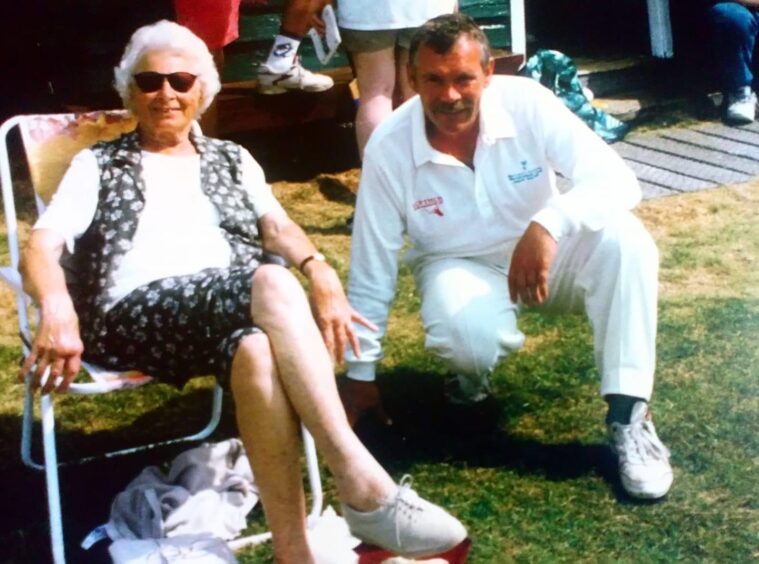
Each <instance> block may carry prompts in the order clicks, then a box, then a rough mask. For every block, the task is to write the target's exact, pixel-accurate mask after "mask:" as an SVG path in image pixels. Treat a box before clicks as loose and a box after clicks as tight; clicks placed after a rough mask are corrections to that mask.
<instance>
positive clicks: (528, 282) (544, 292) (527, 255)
mask: <svg viewBox="0 0 759 564" xmlns="http://www.w3.org/2000/svg"><path fill="white" fill-rule="evenodd" d="M556 248H557V243H556V240H555V239H554V238H553V237H552V236H551V234H550V233H549V232H548V231H547V230H546V229H545V227H543V226H542V225H540V224H539V223H535V222H534V221H533V222H532V223H530V225H529V226H528V227H527V230H526V231H525V232H524V235H522V238H521V239H520V240H519V242H518V243H517V245H516V247H514V253H513V254H512V256H511V266H510V267H509V294H510V295H511V301H512V302H514V303H517V300H518V299H521V300H522V303H523V304H525V305H527V306H536V305H540V304H542V303H543V302H545V301H546V299H547V298H548V271H549V269H550V268H551V264H552V263H553V259H554V257H555V256H556Z"/></svg>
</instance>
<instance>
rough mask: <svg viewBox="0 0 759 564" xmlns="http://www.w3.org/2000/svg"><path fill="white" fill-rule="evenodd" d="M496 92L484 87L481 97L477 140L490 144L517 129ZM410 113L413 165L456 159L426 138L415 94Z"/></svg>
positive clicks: (509, 135)
mask: <svg viewBox="0 0 759 564" xmlns="http://www.w3.org/2000/svg"><path fill="white" fill-rule="evenodd" d="M499 98H500V97H499V96H498V92H497V91H496V90H495V89H494V88H492V87H488V88H486V89H485V90H484V91H483V93H482V98H481V99H480V135H479V137H480V140H481V141H482V142H483V143H485V144H486V145H492V144H493V143H495V142H496V140H498V139H501V138H504V137H516V134H517V132H516V128H515V127H514V120H513V119H512V118H511V115H509V113H508V112H507V111H506V109H505V108H504V107H503V104H501V103H500V102H501V101H500V99H499ZM413 103H414V107H413V111H412V112H411V116H412V118H411V120H412V121H411V144H412V148H413V154H414V164H415V165H416V166H417V167H419V166H422V165H423V164H424V163H426V162H434V163H438V164H452V163H458V161H457V160H456V159H455V158H453V157H451V156H450V155H446V154H443V153H441V152H440V151H438V150H437V149H435V148H434V147H433V146H432V145H430V142H429V140H428V139H427V131H426V129H425V118H424V108H423V107H422V102H421V99H420V98H419V97H418V96H417V97H416V99H415V100H414V102H413Z"/></svg>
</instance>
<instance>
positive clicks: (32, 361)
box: [19, 295, 84, 394]
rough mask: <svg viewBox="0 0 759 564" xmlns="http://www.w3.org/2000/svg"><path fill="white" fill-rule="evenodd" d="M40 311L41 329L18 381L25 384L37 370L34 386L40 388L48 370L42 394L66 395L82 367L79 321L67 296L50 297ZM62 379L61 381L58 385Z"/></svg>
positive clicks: (33, 381)
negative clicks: (25, 379)
mask: <svg viewBox="0 0 759 564" xmlns="http://www.w3.org/2000/svg"><path fill="white" fill-rule="evenodd" d="M40 309H41V311H40V316H41V321H40V326H39V328H38V331H37V335H36V337H35V338H34V342H33V343H32V348H31V352H30V353H29V356H27V357H26V359H25V360H24V363H23V365H22V366H21V370H20V371H19V380H20V381H21V382H23V381H24V378H25V377H26V375H27V374H29V373H30V372H31V371H32V369H34V372H33V374H32V387H33V388H34V389H37V388H39V387H40V385H41V381H42V377H43V375H44V373H45V371H46V370H47V369H49V370H50V372H49V374H48V376H47V380H46V381H45V383H44V386H43V387H42V393H43V394H47V393H50V392H51V391H52V390H55V391H56V392H65V391H66V390H68V387H69V384H71V382H72V380H73V379H74V378H75V377H76V375H77V373H78V372H79V368H80V367H81V361H82V351H83V350H84V346H83V345H82V340H81V337H80V335H79V318H78V317H77V315H76V312H75V311H74V306H73V304H72V303H71V299H70V298H69V296H68V295H65V296H54V297H49V298H48V299H46V300H45V303H43V304H41V308H40ZM60 376H62V380H61V382H60V383H59V384H57V385H56V381H57V380H58V377H60Z"/></svg>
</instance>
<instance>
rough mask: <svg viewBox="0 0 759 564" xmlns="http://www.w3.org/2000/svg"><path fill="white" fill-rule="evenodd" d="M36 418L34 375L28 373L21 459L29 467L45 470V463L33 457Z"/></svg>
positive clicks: (25, 383)
mask: <svg viewBox="0 0 759 564" xmlns="http://www.w3.org/2000/svg"><path fill="white" fill-rule="evenodd" d="M33 420H34V392H33V390H32V377H31V375H28V376H27V377H26V380H25V381H24V414H23V418H22V420H21V461H22V462H23V463H24V464H26V465H27V466H28V467H29V468H34V469H35V470H44V469H45V466H44V464H38V463H37V462H35V461H34V460H33V459H32V435H33V428H32V423H33Z"/></svg>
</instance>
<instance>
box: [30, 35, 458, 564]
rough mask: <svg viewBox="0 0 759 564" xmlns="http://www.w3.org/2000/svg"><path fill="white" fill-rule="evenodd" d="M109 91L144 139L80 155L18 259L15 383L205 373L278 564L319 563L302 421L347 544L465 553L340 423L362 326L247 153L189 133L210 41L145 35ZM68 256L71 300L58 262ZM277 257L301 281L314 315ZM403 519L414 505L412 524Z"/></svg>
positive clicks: (451, 527) (431, 510)
mask: <svg viewBox="0 0 759 564" xmlns="http://www.w3.org/2000/svg"><path fill="white" fill-rule="evenodd" d="M116 88H117V90H118V91H119V94H120V95H121V97H122V99H123V101H124V105H125V106H126V107H127V108H128V109H129V110H131V111H132V112H133V113H134V115H135V116H136V117H137V119H138V126H137V129H136V131H135V132H133V133H129V134H126V135H123V136H121V137H120V138H118V139H116V140H114V141H110V142H106V143H98V144H96V145H94V146H93V147H91V148H89V149H86V150H84V151H82V152H81V153H79V154H78V155H77V156H76V157H75V158H74V160H73V161H72V164H71V166H70V168H69V170H68V172H67V173H66V175H65V177H64V179H63V181H62V183H61V185H60V187H59V189H58V192H57V193H56V196H55V197H54V199H53V201H52V202H51V205H50V207H49V208H48V209H47V211H46V212H45V214H43V215H42V216H41V217H40V219H39V220H38V222H37V223H36V224H35V227H34V230H33V232H32V235H31V238H30V241H29V244H28V246H27V248H26V249H25V252H24V256H23V259H22V272H23V276H24V287H25V289H26V290H27V291H28V292H29V294H30V295H31V296H32V297H33V298H34V299H35V300H36V302H37V303H38V304H39V306H40V310H41V321H40V326H39V328H38V332H37V334H36V336H35V340H34V343H33V345H32V350H31V354H30V355H29V357H28V358H27V359H26V361H25V363H24V365H23V367H22V370H21V372H22V373H24V374H26V373H29V372H30V371H31V372H32V373H33V374H34V379H35V383H36V385H37V386H39V385H41V384H42V393H49V392H51V391H53V390H56V391H65V389H66V388H67V386H68V385H69V383H70V382H71V380H72V379H73V378H74V376H75V375H76V373H77V371H78V369H79V365H80V359H81V358H82V357H84V358H87V359H89V360H92V361H93V362H95V363H98V364H101V365H105V366H111V367H114V368H120V369H138V370H142V371H145V372H148V373H150V374H154V375H155V376H157V377H159V378H165V379H166V380H167V381H169V382H172V383H175V384H181V383H182V382H183V381H184V379H185V378H187V377H189V376H191V375H193V374H198V373H203V374H208V373H211V374H215V375H216V376H217V377H218V378H219V379H220V380H221V381H222V382H224V383H226V384H227V385H228V386H229V387H230V389H231V391H232V394H233V395H234V398H235V403H236V405H237V410H236V412H237V421H238V426H239V429H240V434H241V436H242V439H243V442H244V443H245V445H246V447H247V450H248V453H249V457H250V460H251V465H252V467H253V471H254V474H255V476H256V483H257V484H258V486H259V488H260V492H261V499H262V502H263V505H264V510H265V513H266V517H267V520H268V523H269V526H270V528H271V531H272V534H273V541H274V551H275V554H276V557H277V560H278V561H281V562H298V563H303V562H311V561H312V560H313V555H312V554H311V552H310V550H309V546H308V543H307V540H306V533H305V525H304V523H305V504H304V494H303V487H302V482H301V476H300V466H299V462H298V460H299V436H298V429H299V426H298V422H299V421H303V423H304V424H305V425H306V427H307V428H308V429H309V431H310V432H311V434H312V435H313V436H314V439H315V441H316V444H317V447H318V448H319V450H320V451H321V453H322V456H323V457H324V460H325V462H326V463H327V465H328V466H329V468H330V470H331V471H332V473H333V475H334V478H335V484H336V486H337V491H338V494H339V496H340V498H341V500H342V502H343V504H344V515H345V517H346V520H347V521H348V523H349V525H350V527H351V529H352V530H353V532H354V534H355V535H356V536H358V537H359V538H362V539H364V540H366V541H368V542H372V543H374V544H377V545H380V546H382V547H385V548H388V549H390V550H393V551H396V552H398V553H400V554H406V555H411V556H414V555H426V554H432V553H436V552H440V551H442V550H446V549H448V548H450V547H451V546H454V545H455V544H457V543H458V542H460V541H461V540H462V539H463V538H464V536H465V531H464V528H463V527H462V525H461V524H460V523H459V522H458V521H457V520H456V519H454V518H453V517H451V516H450V515H448V514H447V513H446V512H445V511H443V510H442V509H440V508H439V507H437V506H435V505H432V504H430V503H428V502H426V501H423V500H421V499H420V498H418V497H417V496H416V495H415V494H414V493H413V492H412V491H411V490H409V489H408V488H406V487H403V488H399V487H398V486H396V485H395V484H394V483H393V481H392V480H391V478H390V477H389V476H388V474H387V473H386V472H385V471H384V470H383V469H382V468H381V466H380V465H379V464H378V463H377V461H376V460H374V458H373V457H372V456H371V455H370V454H369V453H368V451H367V450H366V449H365V448H364V446H363V445H362V444H361V442H360V441H359V440H358V439H357V437H356V436H355V435H354V434H353V432H352V431H351V429H350V426H349V425H348V422H347V420H346V417H345V412H344V410H343V407H342V405H341V403H340V400H339V397H338V394H337V390H336V386H335V381H334V376H333V365H332V358H334V359H336V360H338V361H340V360H341V359H342V356H343V350H344V347H345V346H347V345H350V346H352V347H354V348H356V347H357V342H356V336H355V334H354V332H353V329H352V322H353V321H357V322H359V323H366V321H365V320H364V319H363V318H362V317H361V316H359V315H358V314H357V313H356V312H355V311H354V310H353V309H352V308H351V307H350V305H349V304H348V302H347V300H346V298H345V295H344V293H343V290H342V287H341V285H340V281H339V279H338V277H337V274H336V273H335V271H334V270H333V269H332V268H331V267H330V266H329V265H328V264H327V263H326V262H325V261H324V257H323V256H322V255H320V254H319V253H318V252H317V250H316V248H315V247H314V245H313V244H312V243H311V242H310V241H309V240H308V238H307V237H306V235H305V234H304V232H303V231H302V230H301V229H300V228H299V227H298V226H297V225H296V224H295V223H293V222H292V221H291V220H290V219H289V217H288V216H287V214H286V213H285V211H284V210H283V209H282V208H281V207H280V206H279V204H278V203H277V201H276V200H275V199H274V197H273V195H272V193H271V190H270V188H269V186H268V185H267V184H266V183H265V180H264V176H263V173H262V171H261V169H260V167H259V166H258V165H257V164H256V163H255V161H254V160H253V158H252V157H251V156H250V154H249V153H248V152H247V151H246V150H244V149H242V148H241V147H239V146H237V145H235V144H233V143H231V142H228V141H220V140H215V139H210V138H207V137H204V136H202V135H201V134H200V133H198V132H196V131H195V130H194V129H193V127H192V124H193V120H195V119H196V118H197V117H198V116H199V115H200V114H201V113H202V111H203V110H204V109H205V108H206V107H208V105H209V104H210V103H211V101H212V99H213V97H214V95H215V94H216V92H218V90H219V79H218V74H217V72H216V69H215V68H214V65H213V61H212V59H211V55H210V54H209V52H208V50H207V48H206V47H205V45H204V44H203V42H202V41H201V40H200V39H198V38H197V37H196V36H194V35H193V34H192V32H190V31H189V30H187V29H186V28H183V27H181V26H179V25H177V24H174V23H171V22H167V21H162V22H158V23H156V24H153V25H150V26H146V27H143V28H140V29H139V30H137V31H136V32H135V34H134V35H133V36H132V39H131V41H130V42H129V44H128V45H127V48H126V51H125V53H124V56H123V58H122V61H121V63H120V64H119V66H118V67H117V69H116ZM66 250H67V251H68V253H66V254H67V255H69V253H70V256H68V258H69V260H70V265H71V268H72V269H73V270H74V271H75V272H76V274H77V280H78V284H76V285H75V286H74V285H71V286H68V287H67V285H66V282H65V278H64V272H63V269H62V268H61V266H60V264H59V261H60V259H61V257H62V256H63V255H64V251H66ZM273 255H279V256H281V257H283V258H284V259H285V260H286V261H287V262H289V263H290V264H293V265H296V266H298V267H299V268H300V270H301V272H302V273H303V274H304V275H305V276H306V277H307V278H308V280H309V283H310V298H311V304H312V307H313V315H312V310H311V308H310V307H309V300H308V299H307V297H306V295H305V293H304V292H303V289H302V288H301V286H300V284H299V283H298V281H297V279H296V278H295V276H293V274H292V273H291V272H290V271H289V270H287V269H286V268H283V267H282V266H279V265H278V264H274V263H272V261H271V260H270V259H269V257H270V256H273ZM314 317H315V318H316V321H315V320H314ZM330 357H332V358H330ZM47 368H49V369H50V377H49V378H48V380H47V381H46V382H45V383H41V382H40V380H41V377H42V374H43V372H44V371H45V370H46V369H47ZM409 505H411V506H414V507H415V508H418V509H419V511H413V519H414V520H413V522H412V520H411V518H410V517H409V516H408V512H406V511H405V508H406V507H407V506H409Z"/></svg>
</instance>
